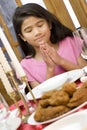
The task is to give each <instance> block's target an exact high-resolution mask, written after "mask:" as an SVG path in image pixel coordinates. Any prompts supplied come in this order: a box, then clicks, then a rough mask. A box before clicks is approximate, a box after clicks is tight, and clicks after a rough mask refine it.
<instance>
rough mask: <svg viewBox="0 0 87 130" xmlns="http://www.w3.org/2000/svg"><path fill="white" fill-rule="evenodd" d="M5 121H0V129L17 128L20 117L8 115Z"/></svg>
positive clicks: (13, 129) (14, 129)
mask: <svg viewBox="0 0 87 130" xmlns="http://www.w3.org/2000/svg"><path fill="white" fill-rule="evenodd" d="M5 122H6V123H4V122H3V121H1V122H0V130H17V128H18V127H19V126H20V124H21V119H20V118H19V117H11V116H9V117H8V118H7V119H6V121H5Z"/></svg>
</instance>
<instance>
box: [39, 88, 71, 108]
mask: <svg viewBox="0 0 87 130" xmlns="http://www.w3.org/2000/svg"><path fill="white" fill-rule="evenodd" d="M68 102H69V95H68V93H66V92H64V91H63V90H56V92H54V91H53V93H52V95H51V97H50V98H46V99H43V100H40V101H39V104H40V105H41V106H42V107H47V106H58V105H65V104H66V103H68Z"/></svg>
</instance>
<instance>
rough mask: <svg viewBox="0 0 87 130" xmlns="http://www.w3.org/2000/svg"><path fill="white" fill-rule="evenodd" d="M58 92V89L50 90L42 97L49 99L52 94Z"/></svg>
mask: <svg viewBox="0 0 87 130" xmlns="http://www.w3.org/2000/svg"><path fill="white" fill-rule="evenodd" d="M55 92H56V90H50V91H48V92H45V93H44V94H43V95H42V96H41V99H47V98H50V97H51V96H52V94H54V93H55Z"/></svg>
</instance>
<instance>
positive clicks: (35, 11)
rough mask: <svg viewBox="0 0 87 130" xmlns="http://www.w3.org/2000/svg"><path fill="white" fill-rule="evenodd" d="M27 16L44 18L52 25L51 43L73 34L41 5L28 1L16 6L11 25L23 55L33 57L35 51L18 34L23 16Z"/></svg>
mask: <svg viewBox="0 0 87 130" xmlns="http://www.w3.org/2000/svg"><path fill="white" fill-rule="evenodd" d="M29 16H35V17H39V18H43V19H45V20H46V21H47V22H48V23H50V24H51V25H52V29H51V37H50V40H51V42H52V43H53V44H55V43H57V42H59V41H61V40H63V39H64V38H66V37H67V36H73V34H72V30H70V29H69V28H68V27H66V26H64V25H63V24H62V23H61V22H60V21H59V20H58V19H57V18H56V16H54V15H53V14H52V13H50V12H49V11H47V10H46V9H45V8H43V7H41V6H40V5H38V4H35V3H29V4H25V5H22V6H21V7H17V8H16V10H15V12H14V15H13V26H14V30H15V33H16V36H17V39H18V42H19V44H20V46H21V48H22V50H23V51H24V54H25V56H28V55H30V56H31V57H34V56H35V54H36V52H35V49H34V47H33V46H32V45H30V44H29V43H27V42H24V41H23V40H22V39H21V38H20V37H19V35H18V34H22V33H21V26H22V23H23V21H24V20H25V18H27V17H29Z"/></svg>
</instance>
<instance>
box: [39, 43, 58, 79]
mask: <svg viewBox="0 0 87 130" xmlns="http://www.w3.org/2000/svg"><path fill="white" fill-rule="evenodd" d="M49 49H50V48H48V47H47V46H46V44H40V51H41V53H42V56H43V59H44V61H45V63H46V65H47V79H48V78H50V77H53V76H55V67H56V64H55V63H54V62H53V60H52V59H51V58H50V56H49Z"/></svg>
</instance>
